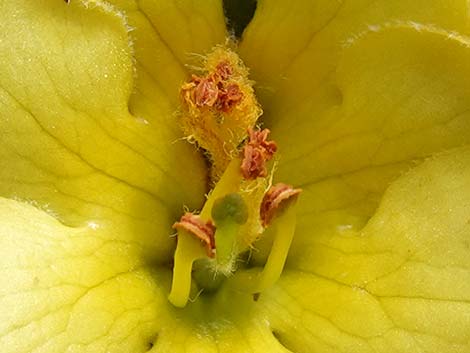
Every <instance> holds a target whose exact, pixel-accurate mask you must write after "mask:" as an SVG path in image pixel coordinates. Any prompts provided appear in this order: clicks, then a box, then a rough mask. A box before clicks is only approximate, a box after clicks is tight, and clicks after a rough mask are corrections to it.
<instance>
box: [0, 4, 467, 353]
mask: <svg viewBox="0 0 470 353" xmlns="http://www.w3.org/2000/svg"><path fill="white" fill-rule="evenodd" d="M468 6H469V5H468V2H467V1H465V0H427V1H425V0H417V1H411V2H410V1H404V0H394V1H391V0H375V1H371V0H368V1H366V0H349V1H348V0H344V1H332V0H318V1H308V0H299V1H279V0H278V1H275V0H259V2H258V4H257V9H256V12H255V15H254V18H253V20H252V22H251V23H250V24H249V26H248V27H247V29H246V31H245V32H244V34H243V37H242V39H241V41H240V43H239V46H238V52H239V55H240V57H241V58H242V59H243V61H244V63H245V64H246V66H247V67H248V68H249V69H250V70H251V71H250V73H251V78H252V79H254V80H255V81H256V85H255V89H256V94H257V96H258V98H259V100H260V103H261V106H262V109H263V111H264V114H263V117H262V121H263V124H264V125H263V126H265V127H268V128H269V129H271V130H272V135H273V137H274V138H275V140H276V141H277V143H278V147H279V152H278V153H279V155H280V159H279V164H278V167H277V171H276V180H279V181H283V182H288V183H290V184H292V185H295V186H296V187H301V188H302V189H303V193H302V197H301V198H300V199H299V202H298V205H297V206H298V215H297V218H298V225H297V229H296V234H295V238H294V242H293V244H292V248H291V251H290V253H289V258H288V261H287V264H286V268H285V269H284V271H283V274H282V276H281V279H280V280H279V281H278V282H277V284H276V285H275V286H274V287H273V288H271V289H269V290H266V291H264V292H263V293H262V294H261V295H260V296H255V297H253V296H251V295H247V294H243V293H241V292H237V291H233V290H230V289H228V288H225V287H223V286H222V287H221V288H219V290H217V291H216V292H214V293H212V294H210V295H201V296H200V297H199V298H197V300H196V301H195V302H194V303H190V304H189V305H188V306H186V307H185V308H184V309H177V308H175V307H174V306H173V305H171V304H170V303H169V302H168V300H167V296H168V293H169V290H170V285H171V276H172V267H171V260H172V256H173V252H174V249H175V241H174V239H173V238H171V237H170V236H169V235H170V234H171V232H172V230H171V226H172V224H173V223H174V222H175V220H177V219H179V217H180V216H181V213H182V211H183V206H186V207H188V208H189V209H191V210H194V209H198V208H200V207H201V206H202V204H203V202H204V195H205V193H206V192H207V191H208V189H207V184H208V183H207V180H208V170H207V169H208V168H207V166H206V164H205V160H204V157H203V155H202V154H201V153H199V152H198V151H196V150H195V149H194V146H191V145H190V144H188V143H187V142H186V141H185V140H184V139H182V132H181V129H180V126H179V121H178V115H177V114H176V112H177V111H178V109H179V106H180V98H179V89H180V86H181V84H182V83H183V82H185V81H187V79H188V77H189V73H191V72H193V67H192V65H194V63H197V62H198V58H199V57H200V55H205V54H207V53H208V52H209V51H210V50H211V48H213V47H214V46H216V45H219V44H223V43H225V42H226V38H227V36H228V33H227V30H226V26H225V18H224V14H223V9H222V4H221V2H220V1H217V0H204V1H190V0H180V1H158V0H140V1H139V0H112V1H109V3H108V2H101V1H99V0H97V1H92V0H71V1H70V3H69V4H67V3H66V2H64V1H62V0H34V1H31V0H15V1H2V2H0V161H1V162H0V196H1V198H0V214H1V219H0V318H1V320H0V352H2V353H10V352H12V353H13V352H14V353H19V352H35V353H40V352H47V353H55V352H67V353H82V352H92V353H101V352H113V353H119V352H130V353H138V352H146V351H150V352H182V353H190V352H194V353H195V352H217V351H223V352H227V353H228V352H236V353H238V352H260V353H261V352H321V353H324V352H348V353H350V352H357V353H366V352H381V353H382V352H443V353H451V352H452V353H453V352H462V353H467V352H470V343H469V342H470V304H469V303H470V149H469V147H468V146H469V143H470V85H469V77H470V38H468V37H467V36H466V35H467V34H469V31H470V27H469V21H470V17H469V8H468ZM260 249H261V251H260V252H259V253H256V252H255V253H254V254H253V256H254V257H253V259H252V262H253V263H254V264H260V263H263V261H264V259H263V256H262V255H263V254H265V252H264V251H262V249H263V248H262V246H261V245H260Z"/></svg>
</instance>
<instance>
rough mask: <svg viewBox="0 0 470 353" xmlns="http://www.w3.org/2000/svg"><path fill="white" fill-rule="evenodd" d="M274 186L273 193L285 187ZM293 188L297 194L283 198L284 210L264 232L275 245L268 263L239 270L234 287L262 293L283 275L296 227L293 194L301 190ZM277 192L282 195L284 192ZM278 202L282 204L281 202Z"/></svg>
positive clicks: (244, 290)
mask: <svg viewBox="0 0 470 353" xmlns="http://www.w3.org/2000/svg"><path fill="white" fill-rule="evenodd" d="M283 185H284V184H283ZM274 188H275V189H274V191H273V193H272V194H275V193H277V192H276V191H278V190H281V189H284V187H283V188H281V187H278V188H276V187H274ZM292 190H294V191H295V194H293V193H292V195H291V196H289V197H287V198H283V200H284V201H281V202H282V203H284V205H283V206H284V207H285V209H284V212H282V214H279V215H278V217H276V218H275V219H273V220H272V224H271V225H270V227H269V228H267V229H266V232H265V233H264V234H263V236H265V237H272V238H273V245H272V247H271V252H270V253H269V257H268V260H267V261H266V265H265V266H264V268H263V269H262V270H261V271H260V270H259V269H255V270H246V271H239V272H237V273H236V274H235V275H234V276H233V277H232V278H231V280H230V285H231V287H232V288H234V289H236V290H238V291H242V292H245V293H250V294H255V293H261V292H263V291H265V290H266V289H268V288H270V287H272V286H273V285H274V284H275V283H276V282H277V280H278V279H279V277H280V276H281V273H282V270H283V269H284V265H285V263H286V260H287V254H288V253H289V249H290V246H291V243H292V239H293V238H294V233H295V227H296V204H295V200H296V198H293V195H297V194H299V193H300V190H299V189H292ZM285 192H287V191H285ZM277 194H279V195H282V192H281V193H277ZM284 195H286V194H284ZM289 199H290V200H291V201H292V202H288V203H287V204H286V200H289ZM277 204H278V205H280V202H278V203H277ZM277 209H278V208H277Z"/></svg>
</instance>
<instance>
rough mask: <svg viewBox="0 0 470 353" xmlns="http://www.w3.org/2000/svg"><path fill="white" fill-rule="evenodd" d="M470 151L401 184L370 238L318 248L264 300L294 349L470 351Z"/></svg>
mask: <svg viewBox="0 0 470 353" xmlns="http://www.w3.org/2000/svg"><path fill="white" fill-rule="evenodd" d="M469 215H470V149H469V148H465V149H460V150H454V151H451V152H447V153H445V154H443V155H439V156H438V157H435V158H432V159H430V160H428V161H426V162H424V163H423V164H422V165H420V166H419V167H416V168H415V169H413V170H412V171H410V172H409V173H407V174H406V175H404V176H402V177H400V178H399V179H398V180H397V181H396V182H394V183H393V184H392V185H391V186H390V188H389V189H388V190H387V192H386V193H385V195H384V198H383V200H382V202H381V204H380V207H379V208H378V210H377V213H376V214H375V215H374V217H373V218H372V219H371V220H370V221H369V223H368V224H367V226H366V227H365V228H364V229H363V230H362V231H360V232H350V233H349V234H348V235H345V234H343V235H341V236H335V237H333V238H332V239H331V241H330V244H329V246H328V247H326V246H325V247H321V248H320V247H317V246H308V245H304V246H305V247H307V248H308V249H307V251H306V252H305V253H303V255H302V256H298V257H296V258H294V259H292V261H291V263H290V268H291V270H289V271H286V273H285V274H284V275H283V277H282V279H281V281H280V283H279V285H278V286H277V289H275V290H273V291H272V292H270V293H268V294H267V295H266V296H265V297H264V298H263V294H262V295H261V297H260V299H259V303H262V305H264V306H265V307H266V311H267V312H268V313H270V314H269V315H271V323H272V327H273V330H274V332H275V333H276V336H277V337H278V338H279V339H280V341H281V342H283V344H284V345H285V346H286V347H287V348H289V349H291V350H292V351H293V352H312V351H315V352H321V353H323V352H348V353H359V352H361V353H362V352H381V353H388V352H419V353H421V352H423V353H424V352H442V353H456V352H461V353H466V352H469V351H470V346H469V341H470V331H469V330H468V328H469V327H470V250H469V249H470V247H469V244H470V222H469V221H470V216H469Z"/></svg>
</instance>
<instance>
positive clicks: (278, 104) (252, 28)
mask: <svg viewBox="0 0 470 353" xmlns="http://www.w3.org/2000/svg"><path fill="white" fill-rule="evenodd" d="M468 13H469V6H468V2H467V1H466V0H431V1H430V0H418V1H406V0H398V1H389V0H336V1H332V0H320V1H309V0H300V1H295V2H288V1H287V2H286V1H282V0H260V1H258V4H257V9H256V12H255V16H254V18H253V20H252V22H251V23H250V25H249V26H248V28H247V29H246V31H245V33H244V35H243V40H242V43H241V54H242V57H243V59H244V60H245V63H246V64H247V66H248V67H250V68H251V70H252V75H253V78H254V79H255V80H256V81H257V82H258V86H259V94H260V96H261V98H262V104H263V106H264V108H265V112H266V113H268V116H267V117H266V118H267V121H269V123H270V124H271V123H272V124H276V125H277V124H278V123H277V122H278V121H280V120H282V119H287V118H286V117H283V116H284V111H283V110H284V109H286V105H287V104H289V105H290V106H292V105H293V104H292V103H295V104H296V105H298V104H300V103H302V100H303V99H304V97H305V95H311V94H312V93H313V94H315V93H314V91H316V90H321V91H325V90H326V89H328V85H326V84H327V83H328V82H325V81H329V78H330V76H331V74H332V72H334V70H335V67H336V64H337V62H338V57H339V55H340V54H341V52H342V47H343V45H344V43H345V42H346V41H347V40H348V39H349V38H350V37H351V36H352V35H353V34H355V33H359V32H362V31H364V30H367V29H368V28H369V27H371V26H375V25H379V26H380V25H383V24H384V23H386V22H391V21H415V22H420V23H425V24H433V25H437V26H440V27H443V28H446V29H447V30H457V31H461V32H468V30H469V29H470V27H469V25H470V23H469V20H468ZM322 93H323V94H326V93H324V92H322ZM285 96H288V97H289V98H288V101H286V99H285V98H284V97H285ZM280 97H282V99H280ZM321 98H322V99H328V98H330V99H333V98H334V97H329V95H327V97H322V96H321ZM326 103H327V102H323V105H325V104H326ZM317 104H319V105H322V103H321V102H317ZM291 109H292V108H291ZM281 110H282V111H281Z"/></svg>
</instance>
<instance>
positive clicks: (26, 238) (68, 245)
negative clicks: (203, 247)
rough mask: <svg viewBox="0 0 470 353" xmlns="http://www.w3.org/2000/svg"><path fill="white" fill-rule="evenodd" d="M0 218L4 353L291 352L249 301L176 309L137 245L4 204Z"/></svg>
mask: <svg viewBox="0 0 470 353" xmlns="http://www.w3.org/2000/svg"><path fill="white" fill-rule="evenodd" d="M0 214H1V215H2V222H0V308H2V310H1V314H2V320H1V322H0V351H1V352H2V353H18V352H35V353H61V352H65V351H67V352H80V353H84V352H89V353H105V352H116V353H119V352H122V353H127V352H147V351H149V350H150V349H151V348H152V347H153V351H157V352H176V353H179V352H181V353H199V352H217V351H221V350H223V351H224V352H228V353H229V352H233V353H243V352H246V353H253V352H254V353H264V352H274V353H277V352H279V353H281V352H286V350H285V349H284V348H283V347H282V346H281V345H280V344H279V343H278V342H277V341H276V340H275V339H274V338H273V336H272V334H271V330H270V327H269V322H268V321H266V320H260V318H261V317H260V316H258V315H256V312H255V311H254V310H253V307H252V303H253V301H252V299H251V296H241V297H240V298H238V297H237V294H234V293H233V292H231V293H228V295H229V296H225V297H224V296H222V297H221V298H219V299H217V300H216V299H215V298H213V297H206V298H204V297H203V298H200V299H199V300H198V301H197V302H195V303H192V304H190V305H189V306H188V307H187V308H186V309H185V310H184V311H183V310H180V309H175V308H174V307H173V306H172V305H171V304H170V303H169V302H168V300H167V294H168V290H169V287H170V279H171V271H170V269H169V268H158V269H156V270H154V269H153V268H154V267H155V265H154V264H151V262H149V260H148V257H147V256H146V252H148V251H149V249H146V248H145V247H143V246H141V245H140V244H139V243H138V242H132V241H117V240H116V239H115V235H114V234H113V232H112V231H109V230H108V229H103V228H98V229H90V228H89V227H75V228H71V227H67V226H64V225H63V224H61V223H59V222H58V221H57V220H55V219H54V218H53V217H51V216H50V215H47V214H46V213H44V212H42V211H39V210H37V209H36V208H34V207H32V206H29V205H25V204H24V203H20V202H17V201H13V200H6V199H3V198H0ZM234 302H236V303H237V305H235V306H234V305H231V304H233V303H234ZM229 303H231V304H229Z"/></svg>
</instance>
